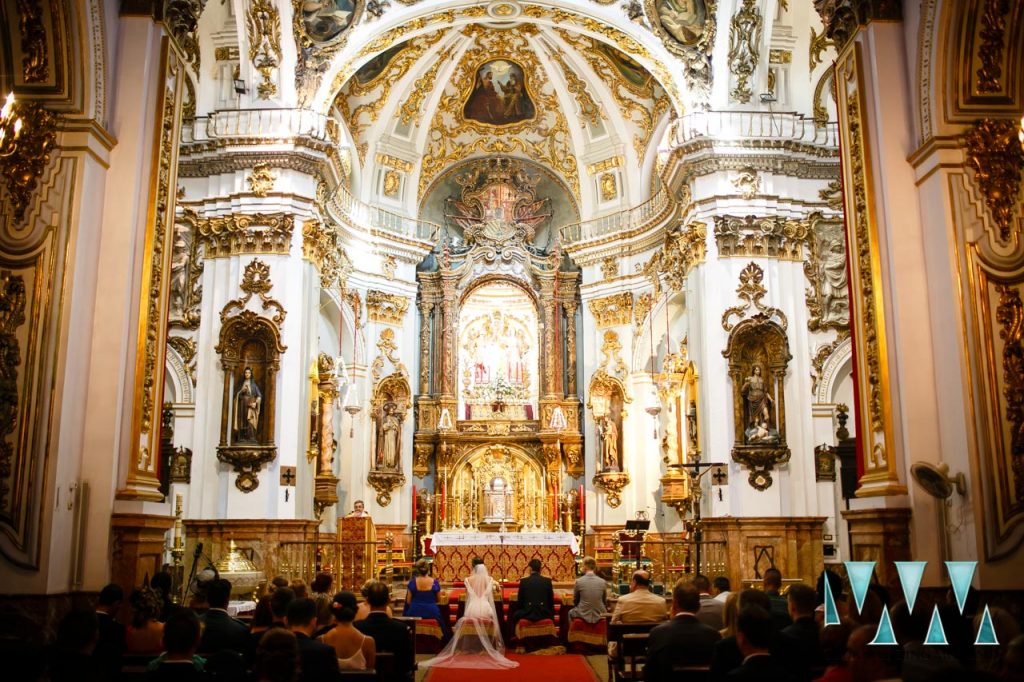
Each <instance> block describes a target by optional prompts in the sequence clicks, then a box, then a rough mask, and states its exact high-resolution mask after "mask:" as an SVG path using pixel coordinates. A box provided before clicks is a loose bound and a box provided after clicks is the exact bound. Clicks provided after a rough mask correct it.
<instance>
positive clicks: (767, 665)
mask: <svg viewBox="0 0 1024 682" xmlns="http://www.w3.org/2000/svg"><path fill="white" fill-rule="evenodd" d="M725 679H726V680H728V682H761V681H762V680H772V682H793V680H794V679H795V678H794V677H793V676H792V675H790V674H789V671H787V670H786V669H784V668H782V667H780V666H779V665H778V664H777V663H776V662H775V659H774V657H772V656H770V655H765V656H751V657H750V658H748V659H747V660H746V662H745V663H743V664H742V665H740V667H738V668H736V669H735V670H733V671H732V672H731V673H729V674H728V675H727V676H726V678H725Z"/></svg>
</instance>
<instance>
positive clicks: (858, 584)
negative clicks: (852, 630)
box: [845, 561, 875, 613]
mask: <svg viewBox="0 0 1024 682" xmlns="http://www.w3.org/2000/svg"><path fill="white" fill-rule="evenodd" d="M845 563H846V575H847V576H848V577H849V578H850V588H851V589H852V590H853V600H854V602H855V603H856V604H857V613H860V612H861V609H863V608H864V597H866V596H867V594H868V585H870V584H871V576H872V575H873V574H874V572H875V562H874V561H847V562H845Z"/></svg>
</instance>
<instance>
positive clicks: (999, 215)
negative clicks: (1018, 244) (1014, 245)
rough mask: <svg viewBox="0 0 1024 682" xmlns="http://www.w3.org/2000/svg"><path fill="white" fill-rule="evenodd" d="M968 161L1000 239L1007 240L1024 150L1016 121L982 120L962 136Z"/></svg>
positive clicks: (1012, 217) (1018, 194)
mask: <svg viewBox="0 0 1024 682" xmlns="http://www.w3.org/2000/svg"><path fill="white" fill-rule="evenodd" d="M963 144H964V149H965V150H966V151H967V160H968V163H969V164H970V166H971V168H973V169H974V181H975V182H976V183H977V185H978V189H980V190H981V194H982V196H984V197H985V205H986V206H987V207H988V209H989V211H990V212H991V213H992V218H993V220H994V221H995V224H996V227H997V228H998V230H999V239H1000V240H1001V241H1003V242H1006V241H1009V240H1010V237H1011V234H1012V232H1013V230H1014V229H1015V225H1014V222H1015V218H1017V216H1016V211H1015V210H1014V207H1015V205H1016V204H1017V199H1018V197H1019V196H1020V185H1021V167H1022V166H1024V149H1022V148H1021V145H1020V143H1019V142H1018V141H1017V124H1016V122H1015V121H1012V120H1006V119H1000V120H993V119H989V118H983V119H981V120H980V121H978V122H977V123H976V124H975V126H974V127H973V128H972V129H970V130H969V131H967V134H966V135H964V140H963Z"/></svg>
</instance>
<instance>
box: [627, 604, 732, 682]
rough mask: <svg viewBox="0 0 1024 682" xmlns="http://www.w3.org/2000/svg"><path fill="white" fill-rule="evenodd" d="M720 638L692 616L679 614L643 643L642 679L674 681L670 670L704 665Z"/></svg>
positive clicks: (659, 626)
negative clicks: (644, 658)
mask: <svg viewBox="0 0 1024 682" xmlns="http://www.w3.org/2000/svg"><path fill="white" fill-rule="evenodd" d="M721 638H722V636H721V635H720V634H718V631H717V630H715V629H714V628H709V627H708V626H707V625H704V624H703V623H701V622H700V621H699V620H697V618H696V617H695V616H693V615H692V614H679V615H677V616H676V617H674V618H672V619H671V620H669V621H668V622H667V623H662V624H661V625H658V626H656V627H655V628H654V629H653V630H651V634H650V637H649V639H648V640H647V664H646V666H645V668H644V679H645V680H648V682H661V681H662V680H664V682H668V681H669V680H673V679H675V676H674V675H673V673H672V666H677V665H707V664H708V663H710V662H711V650H712V646H713V645H714V644H715V642H717V641H718V640H720V639H721Z"/></svg>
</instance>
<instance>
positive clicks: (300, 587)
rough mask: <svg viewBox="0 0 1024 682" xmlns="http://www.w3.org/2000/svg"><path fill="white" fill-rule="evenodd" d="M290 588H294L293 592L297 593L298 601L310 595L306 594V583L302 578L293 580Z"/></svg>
mask: <svg viewBox="0 0 1024 682" xmlns="http://www.w3.org/2000/svg"><path fill="white" fill-rule="evenodd" d="M288 587H290V588H292V592H294V593H295V598H296V599H305V598H306V597H308V596H309V595H308V594H306V592H307V588H306V581H305V580H303V579H302V578H292V581H291V583H290V584H289V585H288Z"/></svg>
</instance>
